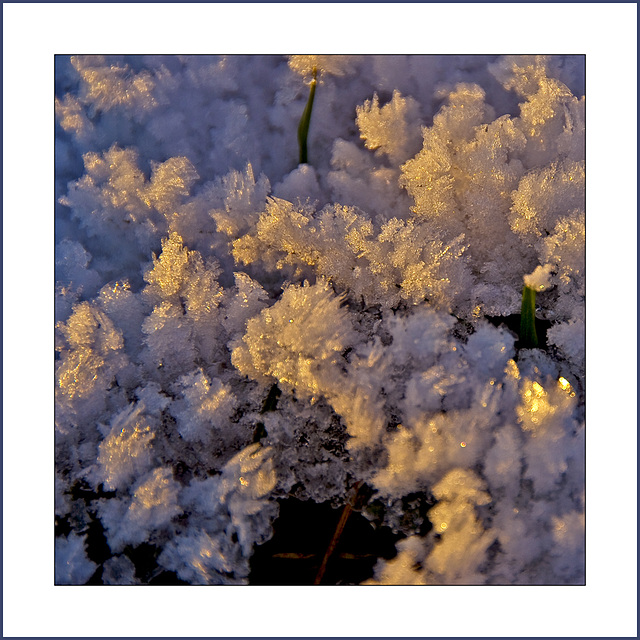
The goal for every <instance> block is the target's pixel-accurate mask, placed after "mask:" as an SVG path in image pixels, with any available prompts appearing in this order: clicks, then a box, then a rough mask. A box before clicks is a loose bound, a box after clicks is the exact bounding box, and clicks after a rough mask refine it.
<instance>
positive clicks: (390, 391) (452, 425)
mask: <svg viewBox="0 0 640 640" xmlns="http://www.w3.org/2000/svg"><path fill="white" fill-rule="evenodd" d="M314 75H317V76H318V79H317V81H316V80H315V78H314ZM311 84H312V85H313V88H314V90H315V93H316V94H317V100H316V101H315V102H314V105H313V111H312V116H311V128H310V135H309V141H308V147H309V161H308V163H302V164H299V158H298V148H297V146H298V142H297V140H296V138H295V136H294V133H295V132H296V131H297V126H298V121H299V120H300V118H301V113H302V111H303V109H304V105H305V102H306V101H307V94H308V91H309V89H308V87H307V85H311ZM316 84H317V87H316ZM354 116H355V117H354ZM56 120H57V123H58V127H57V141H56V191H57V194H58V196H59V197H58V208H57V211H56V214H57V218H56V338H57V343H56V350H57V360H56V376H57V391H56V478H57V493H56V516H57V518H58V524H59V527H58V537H57V542H56V544H57V556H56V581H57V582H58V583H60V584H83V583H85V582H86V581H87V579H88V578H90V577H91V576H92V575H93V574H94V571H96V570H98V571H99V573H98V574H96V576H95V579H98V578H101V581H102V582H104V583H116V584H131V583H139V582H140V581H141V580H145V581H146V578H143V577H142V576H141V572H140V569H139V568H137V567H136V566H135V558H136V550H137V549H138V547H139V545H141V544H145V545H150V546H151V547H153V548H154V550H155V560H156V562H157V564H158V567H157V569H156V570H155V571H153V572H152V576H154V577H155V576H157V575H163V576H166V575H167V574H169V575H173V574H175V575H176V576H177V577H178V578H179V579H180V580H182V581H185V582H188V583H191V584H237V583H250V582H251V573H250V565H249V560H250V558H251V555H252V553H253V548H254V546H255V545H256V544H260V543H261V542H264V541H265V540H267V539H269V538H270V536H271V533H272V523H273V521H274V519H275V518H276V516H277V514H278V506H277V502H276V499H277V498H281V499H284V498H287V497H296V498H298V499H305V500H308V499H312V500H314V501H316V502H323V501H327V500H329V501H332V502H334V503H335V504H340V503H342V502H343V501H344V499H345V496H346V495H347V493H348V491H349V488H350V485H353V484H354V483H355V482H359V481H363V482H365V483H367V484H368V485H369V486H370V487H371V488H372V489H373V490H374V497H375V498H376V499H378V500H379V501H380V503H381V504H382V505H383V509H384V512H383V517H382V519H381V523H380V524H381V525H386V526H389V527H391V528H392V529H393V530H394V531H399V532H401V533H404V534H405V535H406V536H408V537H407V539H405V540H403V541H402V542H401V543H399V544H398V551H399V554H398V556H397V557H396V558H395V559H393V560H391V561H387V562H385V561H383V560H380V561H379V563H378V564H377V565H376V567H375V573H374V576H373V577H372V580H373V581H375V582H376V583H381V584H582V583H583V582H584V571H585V567H584V558H585V547H584V539H585V533H584V506H585V503H584V501H585V477H584V458H585V448H584V410H583V409H584V351H585V349H584V345H585V331H584V326H585V324H584V323H585V301H584V296H585V97H584V57H582V56H555V57H554V56H549V57H547V56H506V57H497V56H400V55H388V56H289V57H285V56H71V57H67V56H59V57H57V58H56ZM81 163H82V165H83V166H82V165H81ZM540 273H542V274H543V276H542V277H541V276H540V275H539V274H540ZM528 274H532V275H528ZM527 278H529V280H527ZM523 284H527V285H528V286H531V287H532V288H535V290H536V291H538V292H539V293H540V295H539V307H538V312H537V313H538V315H539V316H540V317H541V318H542V319H545V320H547V321H548V323H550V327H549V329H548V330H547V331H546V340H545V339H544V338H543V337H542V336H541V338H540V343H541V344H540V347H539V348H536V347H535V345H533V344H531V345H528V344H525V343H524V341H523V340H520V342H518V343H516V338H517V335H514V334H513V333H512V332H510V331H508V330H507V329H506V324H500V320H499V319H500V318H505V319H506V318H507V317H509V316H513V315H515V314H518V312H519V307H520V298H521V296H522V287H523ZM488 317H490V318H492V319H493V320H494V323H493V324H492V323H490V322H489V321H488V320H487V318H488ZM496 324H497V325H498V326H495V325H496ZM529 347H530V348H529ZM274 385H276V386H274ZM270 389H273V390H276V389H277V390H278V391H279V392H280V396H279V400H278V403H277V406H274V407H271V408H270V410H269V411H268V412H267V411H265V404H264V403H265V400H266V398H267V396H268V394H269V391H270ZM263 414H264V415H263ZM259 425H262V426H259ZM257 427H258V428H259V429H261V434H260V437H255V436H254V434H255V432H256V428H257ZM80 489H83V490H84V492H83V493H82V494H80V493H79V492H80ZM416 492H418V493H419V492H424V493H426V494H428V495H429V496H431V497H432V501H433V502H435V506H433V507H432V508H431V509H430V511H429V513H428V518H429V520H430V522H431V525H432V527H431V530H430V532H429V533H428V534H426V535H422V536H420V535H417V531H418V530H419V529H420V527H422V525H423V519H424V518H418V519H417V521H413V520H412V519H411V518H408V517H407V514H406V513H405V512H404V511H405V508H404V506H403V504H404V503H403V500H402V499H403V498H405V499H406V498H407V496H408V495H409V494H412V493H416ZM365 513H366V508H365ZM96 520H98V521H99V522H100V525H101V526H102V528H103V529H104V531H105V537H106V541H107V544H108V547H109V549H110V552H111V554H112V555H111V557H110V558H107V559H105V558H103V557H100V558H99V561H100V564H99V565H97V564H96V562H95V561H94V560H92V559H91V555H92V554H91V553H90V552H89V549H88V547H89V545H90V544H91V541H90V539H89V533H88V532H89V530H90V525H91V523H92V522H94V521H96ZM423 530H424V527H423ZM83 540H84V542H85V548H84V549H83V545H82V541H83ZM145 548H146V547H145ZM94 555H95V554H94ZM101 565H104V566H102V571H101V572H100V566H101ZM116 565H117V567H118V569H117V570H115V569H113V570H112V569H111V567H112V566H113V567H115V566H116Z"/></svg>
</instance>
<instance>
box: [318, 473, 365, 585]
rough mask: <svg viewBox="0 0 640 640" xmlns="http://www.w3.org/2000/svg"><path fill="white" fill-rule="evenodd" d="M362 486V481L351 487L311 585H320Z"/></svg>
mask: <svg viewBox="0 0 640 640" xmlns="http://www.w3.org/2000/svg"><path fill="white" fill-rule="evenodd" d="M363 484H364V482H363V481H362V480H360V481H358V482H356V484H355V485H354V486H353V490H352V495H351V499H350V500H348V501H347V504H345V505H344V509H343V510H342V515H341V516H340V520H339V521H338V526H337V527H336V530H335V532H334V534H333V538H331V542H330V543H329V546H328V547H327V551H326V553H325V554H324V558H322V564H321V565H320V568H319V569H318V573H317V574H316V579H315V581H314V583H313V584H320V582H321V581H322V578H323V577H324V574H325V571H326V570H327V563H328V562H329V558H330V557H331V555H332V554H333V552H334V550H335V548H336V546H337V544H338V540H340V536H341V535H342V531H343V530H344V527H345V525H346V524H347V520H348V519H349V516H350V515H351V512H352V511H353V507H354V505H355V503H356V499H357V497H358V492H359V491H360V488H361V487H362V485H363Z"/></svg>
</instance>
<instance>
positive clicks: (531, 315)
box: [520, 285, 538, 349]
mask: <svg viewBox="0 0 640 640" xmlns="http://www.w3.org/2000/svg"><path fill="white" fill-rule="evenodd" d="M520 342H521V343H522V346H523V347H525V348H528V349H533V348H535V347H537V346H538V334H537V333H536V292H535V289H532V288H531V287H527V285H525V286H524V287H523V289H522V307H521V310H520Z"/></svg>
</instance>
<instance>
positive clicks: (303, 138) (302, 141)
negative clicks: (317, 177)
mask: <svg viewBox="0 0 640 640" xmlns="http://www.w3.org/2000/svg"><path fill="white" fill-rule="evenodd" d="M317 73H318V71H317V69H316V68H315V67H314V68H313V80H311V85H310V86H309V99H308V100H307V105H306V107H305V108H304V111H303V112H302V118H300V124H299V125H298V144H299V145H300V164H307V162H308V160H307V136H308V134H309V123H310V122H311V111H312V110H313V99H314V98H315V96H316V84H317V80H316V75H317Z"/></svg>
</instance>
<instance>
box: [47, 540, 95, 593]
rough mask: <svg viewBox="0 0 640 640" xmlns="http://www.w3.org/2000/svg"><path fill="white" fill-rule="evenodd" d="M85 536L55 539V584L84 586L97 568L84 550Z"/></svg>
mask: <svg viewBox="0 0 640 640" xmlns="http://www.w3.org/2000/svg"><path fill="white" fill-rule="evenodd" d="M85 540H86V536H79V535H76V534H75V533H70V534H69V535H68V536H67V537H66V538H56V577H55V580H56V584H75V585H79V584H84V583H85V582H86V581H87V580H88V579H89V578H90V577H91V576H92V575H93V573H94V572H95V570H96V569H97V568H98V567H97V565H96V564H95V562H92V561H91V560H89V558H88V557H87V554H86V550H85Z"/></svg>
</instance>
